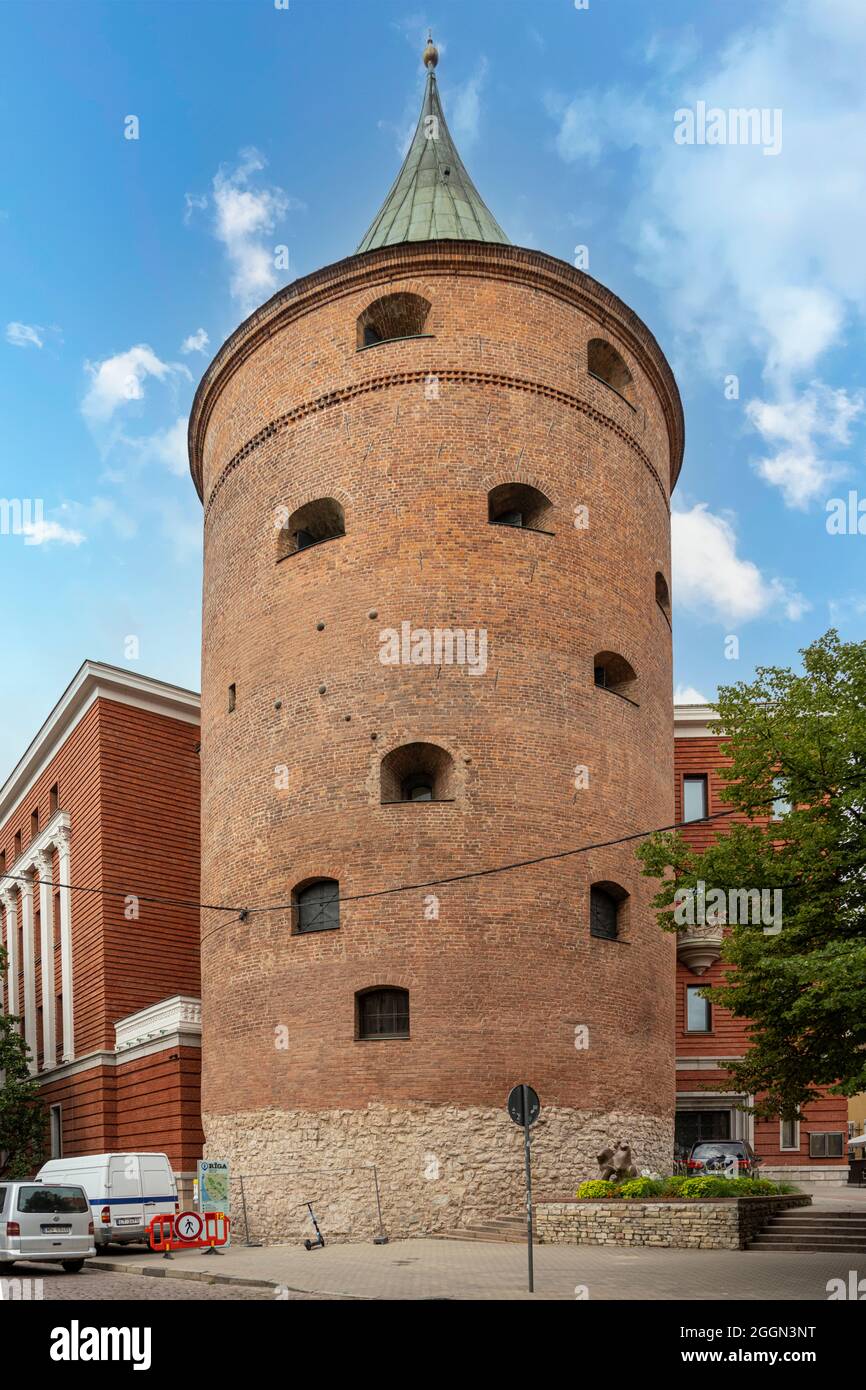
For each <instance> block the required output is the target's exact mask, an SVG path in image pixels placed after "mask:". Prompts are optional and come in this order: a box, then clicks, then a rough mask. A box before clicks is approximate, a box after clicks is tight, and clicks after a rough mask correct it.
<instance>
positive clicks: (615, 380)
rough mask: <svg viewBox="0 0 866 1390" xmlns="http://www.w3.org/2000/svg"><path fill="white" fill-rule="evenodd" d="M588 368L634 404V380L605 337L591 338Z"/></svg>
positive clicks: (588, 348)
mask: <svg viewBox="0 0 866 1390" xmlns="http://www.w3.org/2000/svg"><path fill="white" fill-rule="evenodd" d="M586 368H587V371H588V372H589V374H590V376H593V377H595V379H596V380H597V381H603V382H604V384H605V386H610V387H612V389H613V390H614V391H616V392H617V393H618V395H620V396H622V397H623V398H624V400H627V401H628V403H629V405H633V404H634V380H633V378H632V374H631V372H630V371H629V369H628V367H627V366H626V365H625V362H624V361H623V359H622V358H621V357H620V355H619V353H618V352H617V350H616V348H615V347H612V346H611V344H610V343H608V342H605V340H604V338H591V339H590V342H589V346H588V347H587V352H586Z"/></svg>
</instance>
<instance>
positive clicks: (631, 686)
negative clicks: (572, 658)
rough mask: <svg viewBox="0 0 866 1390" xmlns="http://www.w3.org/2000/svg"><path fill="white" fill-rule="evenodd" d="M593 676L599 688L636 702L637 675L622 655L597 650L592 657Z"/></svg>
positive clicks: (633, 702)
mask: <svg viewBox="0 0 866 1390" xmlns="http://www.w3.org/2000/svg"><path fill="white" fill-rule="evenodd" d="M592 667H593V678H594V680H595V683H596V685H597V686H598V687H599V688H600V689H601V690H610V691H611V692H612V693H613V694H614V695H621V696H622V697H623V699H625V700H631V702H632V704H637V701H636V699H635V695H636V693H637V676H636V675H635V673H634V670H633V669H632V667H631V666H630V665H629V664H628V662H627V661H626V659H625V657H624V656H619V655H618V653H617V652H597V653H596V655H595V656H594V657H593V662H592Z"/></svg>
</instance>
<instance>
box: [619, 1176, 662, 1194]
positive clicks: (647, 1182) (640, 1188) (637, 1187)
mask: <svg viewBox="0 0 866 1390" xmlns="http://www.w3.org/2000/svg"><path fill="white" fill-rule="evenodd" d="M663 1190H664V1183H662V1182H656V1180H655V1178H630V1179H629V1181H628V1182H624V1183H622V1184H621V1185H620V1189H619V1195H620V1197H627V1198H631V1197H644V1198H646V1197H659V1196H660V1195H661V1193H662V1192H663Z"/></svg>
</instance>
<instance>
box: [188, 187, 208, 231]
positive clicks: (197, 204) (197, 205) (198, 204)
mask: <svg viewBox="0 0 866 1390" xmlns="http://www.w3.org/2000/svg"><path fill="white" fill-rule="evenodd" d="M183 200H184V209H183V221H184V226H186V227H188V226H189V224H190V222H191V221H192V219H193V214H194V213H196V212H203V211H204V209H205V208H206V207H207V198H206V196H205V195H204V194H203V193H201V194H199V193H184V195H183Z"/></svg>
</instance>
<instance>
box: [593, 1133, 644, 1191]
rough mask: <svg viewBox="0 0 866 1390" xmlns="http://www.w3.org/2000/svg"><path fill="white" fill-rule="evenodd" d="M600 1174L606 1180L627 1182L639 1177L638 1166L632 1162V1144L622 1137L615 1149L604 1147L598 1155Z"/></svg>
mask: <svg viewBox="0 0 866 1390" xmlns="http://www.w3.org/2000/svg"><path fill="white" fill-rule="evenodd" d="M597 1158H598V1175H599V1177H600V1178H602V1179H603V1180H604V1181H605V1182H627V1181H628V1179H629V1178H636V1177H637V1168H636V1167H635V1166H634V1163H633V1162H632V1154H631V1144H630V1143H629V1142H628V1140H627V1139H620V1141H619V1143H618V1144H617V1146H616V1148H615V1149H612V1148H610V1147H608V1148H606V1149H602V1151H601V1153H600V1154H598V1155H597Z"/></svg>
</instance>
